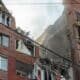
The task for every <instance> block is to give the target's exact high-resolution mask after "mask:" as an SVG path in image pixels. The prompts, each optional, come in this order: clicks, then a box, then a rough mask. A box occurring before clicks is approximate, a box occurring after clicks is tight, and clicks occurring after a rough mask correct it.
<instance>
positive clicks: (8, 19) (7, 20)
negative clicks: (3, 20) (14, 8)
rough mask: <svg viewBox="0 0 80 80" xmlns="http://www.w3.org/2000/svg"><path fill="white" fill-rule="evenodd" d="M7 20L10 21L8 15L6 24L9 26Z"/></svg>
mask: <svg viewBox="0 0 80 80" xmlns="http://www.w3.org/2000/svg"><path fill="white" fill-rule="evenodd" d="M9 21H10V20H9V17H7V25H8V26H9Z"/></svg>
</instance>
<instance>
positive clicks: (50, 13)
mask: <svg viewBox="0 0 80 80" xmlns="http://www.w3.org/2000/svg"><path fill="white" fill-rule="evenodd" d="M3 2H4V3H5V4H6V6H7V8H8V9H9V10H10V11H11V13H12V14H13V16H14V17H15V19H16V25H17V26H19V27H21V28H22V29H23V30H25V31H26V32H27V31H30V34H31V36H32V37H37V36H39V35H40V34H41V33H42V32H43V31H44V30H45V28H46V27H48V25H51V24H53V23H54V22H55V21H56V19H57V18H58V17H59V16H60V15H61V13H62V11H63V5H61V4H59V3H61V2H62V0H3ZM34 3H36V4H34ZM37 3H38V4H37ZM44 3H49V4H44ZM50 3H53V4H50ZM56 3H58V4H56Z"/></svg>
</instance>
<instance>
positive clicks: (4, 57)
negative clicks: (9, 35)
mask: <svg viewBox="0 0 80 80" xmlns="http://www.w3.org/2000/svg"><path fill="white" fill-rule="evenodd" d="M0 58H2V59H5V60H6V62H7V63H6V64H7V66H6V68H5V69H3V68H2V67H1V68H0V70H2V71H8V58H7V57H6V56H3V55H0ZM0 62H2V61H0ZM2 63H3V62H2Z"/></svg>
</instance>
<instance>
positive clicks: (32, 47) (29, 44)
mask: <svg viewBox="0 0 80 80" xmlns="http://www.w3.org/2000/svg"><path fill="white" fill-rule="evenodd" d="M24 44H25V45H26V46H27V48H28V49H29V51H30V52H31V54H32V55H34V44H33V43H32V42H31V41H29V40H28V41H25V40H24Z"/></svg>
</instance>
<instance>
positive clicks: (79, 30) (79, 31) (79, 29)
mask: <svg viewBox="0 0 80 80" xmlns="http://www.w3.org/2000/svg"><path fill="white" fill-rule="evenodd" d="M78 36H79V39H80V27H78Z"/></svg>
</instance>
